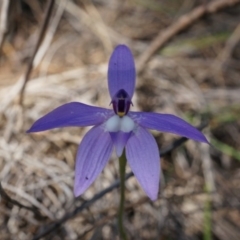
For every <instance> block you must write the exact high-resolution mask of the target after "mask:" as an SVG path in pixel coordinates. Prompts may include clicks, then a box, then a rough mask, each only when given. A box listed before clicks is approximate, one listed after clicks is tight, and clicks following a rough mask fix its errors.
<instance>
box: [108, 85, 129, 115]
mask: <svg viewBox="0 0 240 240" xmlns="http://www.w3.org/2000/svg"><path fill="white" fill-rule="evenodd" d="M131 103H132V102H131V99H130V97H129V95H128V94H127V92H126V91H125V90H124V89H120V90H119V91H118V92H117V93H116V95H115V96H114V98H113V100H112V105H113V110H114V112H115V113H116V114H117V115H118V116H119V117H123V116H125V115H126V114H127V113H128V111H129V108H130V105H131Z"/></svg>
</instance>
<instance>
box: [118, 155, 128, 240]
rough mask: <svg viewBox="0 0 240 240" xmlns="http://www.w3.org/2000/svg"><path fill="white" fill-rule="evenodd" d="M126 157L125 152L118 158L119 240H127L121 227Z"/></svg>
mask: <svg viewBox="0 0 240 240" xmlns="http://www.w3.org/2000/svg"><path fill="white" fill-rule="evenodd" d="M126 162H127V159H126V155H125V151H124V152H123V154H122V156H121V157H120V158H119V173H120V203H119V210H118V229H119V234H120V238H121V239H123V240H127V235H126V233H125V230H124V226H123V214H124V202H125V169H126Z"/></svg>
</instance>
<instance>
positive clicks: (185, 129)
mask: <svg viewBox="0 0 240 240" xmlns="http://www.w3.org/2000/svg"><path fill="white" fill-rule="evenodd" d="M129 115H130V116H131V117H132V118H133V119H134V120H135V121H136V122H137V123H138V124H140V125H141V126H143V127H145V128H149V129H154V130H158V131H161V132H169V133H174V134H178V135H181V136H184V137H187V138H190V139H193V140H196V141H199V142H205V143H208V140H207V139H206V137H205V136H204V135H203V134H202V133H201V132H200V131H199V130H198V129H196V128H195V127H193V126H192V125H191V124H189V123H187V122H186V121H184V120H183V119H181V118H179V117H176V116H174V115H171V114H161V113H148V112H131V113H129Z"/></svg>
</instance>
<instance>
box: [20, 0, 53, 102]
mask: <svg viewBox="0 0 240 240" xmlns="http://www.w3.org/2000/svg"><path fill="white" fill-rule="evenodd" d="M54 3H55V0H49V1H48V5H47V7H46V13H45V16H44V20H43V23H42V26H41V28H40V31H39V36H38V40H37V43H36V45H35V48H34V51H33V54H32V56H31V59H30V61H29V63H28V66H27V70H26V72H25V74H24V77H23V78H24V80H23V85H22V88H21V90H20V99H19V104H20V105H22V102H23V97H24V90H25V87H26V85H27V81H28V79H29V76H30V73H31V71H32V68H33V61H34V58H35V56H36V54H37V51H38V49H39V47H40V44H41V42H42V40H43V37H44V35H45V32H46V29H47V26H48V23H49V20H50V17H51V15H52V11H53V7H54Z"/></svg>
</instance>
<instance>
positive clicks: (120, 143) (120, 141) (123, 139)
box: [110, 131, 132, 157]
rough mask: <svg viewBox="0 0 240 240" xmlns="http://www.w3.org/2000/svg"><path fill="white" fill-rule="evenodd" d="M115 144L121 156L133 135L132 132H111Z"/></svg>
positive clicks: (118, 154)
mask: <svg viewBox="0 0 240 240" xmlns="http://www.w3.org/2000/svg"><path fill="white" fill-rule="evenodd" d="M110 135H111V138H112V142H113V145H114V146H115V149H116V153H117V156H118V157H120V156H121V155H122V153H123V149H124V148H125V146H126V144H127V141H128V139H129V138H130V137H131V135H132V132H122V131H119V132H110Z"/></svg>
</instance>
